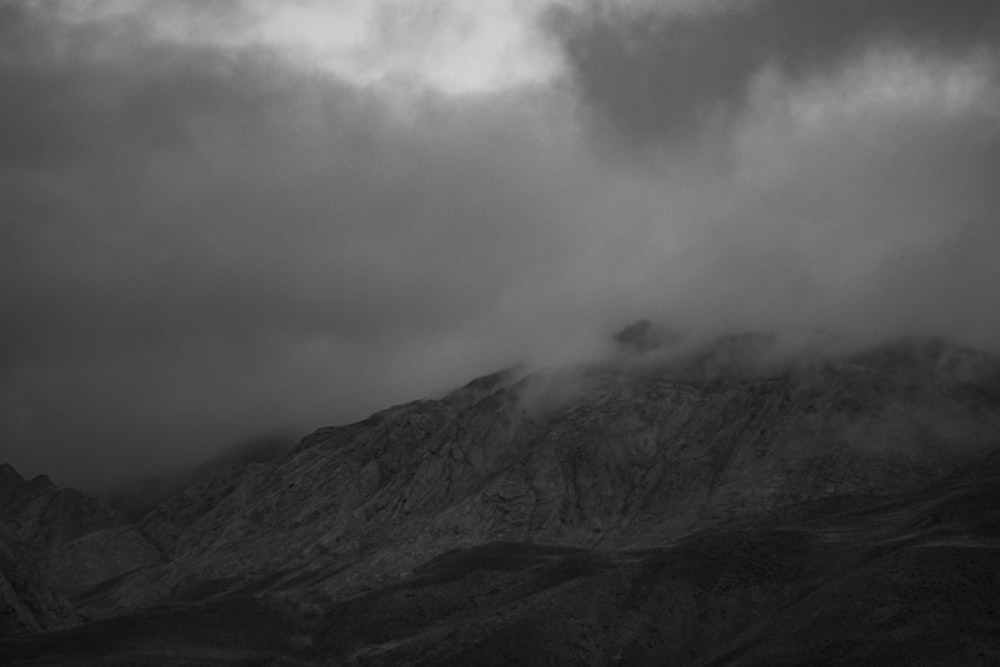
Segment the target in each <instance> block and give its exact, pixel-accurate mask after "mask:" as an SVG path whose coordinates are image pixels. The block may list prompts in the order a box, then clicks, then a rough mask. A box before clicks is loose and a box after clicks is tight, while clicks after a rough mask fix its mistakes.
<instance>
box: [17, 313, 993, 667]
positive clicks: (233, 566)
mask: <svg viewBox="0 0 1000 667" xmlns="http://www.w3.org/2000/svg"><path fill="white" fill-rule="evenodd" d="M633 333H636V335H639V337H640V338H641V341H642V344H641V345H632V344H630V345H628V346H626V348H627V349H626V350H625V351H623V352H622V353H621V354H619V355H618V356H615V357H613V358H611V359H609V360H606V361H604V362H602V363H598V364H591V365H586V366H579V367H572V368H560V369H547V370H539V371H533V372H529V371H528V370H527V369H523V368H517V369H511V370H508V371H505V372H502V373H498V374H495V375H492V376H487V377H484V378H480V379H478V380H475V381H473V382H472V383H470V384H469V385H467V386H466V387H463V388H461V389H459V390H457V391H455V392H453V393H452V394H449V395H448V396H445V397H442V398H441V399H439V400H423V401H416V402H413V403H409V404H405V405H400V406H396V407H393V408H390V409H388V410H384V411H382V412H379V413H376V414H375V415H372V416H371V417H370V418H368V419H366V420H364V421H362V422H358V423H356V424H351V425H348V426H342V427H327V428H322V429H319V430H318V431H316V432H315V433H313V434H311V435H310V436H308V437H306V438H304V439H303V440H302V442H301V443H300V444H299V446H298V447H296V448H295V449H294V450H293V451H292V452H290V453H289V454H288V455H286V456H284V457H281V458H278V459H276V460H274V461H271V462H266V463H254V464H248V465H243V466H237V467H232V468H230V469H228V470H226V471H225V472H224V473H222V474H220V475H219V476H217V477H215V478H214V479H212V480H211V481H209V482H205V483H202V484H198V485H195V486H192V487H189V488H187V489H185V490H184V491H183V492H182V493H180V494H178V495H176V496H174V497H172V498H170V499H168V500H166V501H165V502H163V503H162V504H160V505H159V506H158V507H157V508H156V509H154V510H153V511H151V512H150V513H148V514H147V515H145V516H144V517H143V518H142V519H141V520H140V521H139V522H138V523H137V524H136V525H134V526H130V525H127V524H125V525H123V524H121V523H117V524H114V525H109V526H106V527H105V526H101V527H97V528H95V530H94V531H92V532H90V533H88V534H87V535H84V536H83V537H70V536H68V534H67V535H65V536H64V535H63V533H59V531H58V530H55V529H49V528H46V529H44V530H43V528H42V526H44V525H45V523H46V522H45V521H36V522H35V523H32V522H31V520H30V517H32V516H35V515H36V514H37V512H35V514H33V513H32V512H30V511H27V510H25V509H22V510H19V512H18V516H22V517H29V518H25V519H19V521H20V523H18V524H17V525H19V526H21V528H20V529H19V530H20V534H22V535H28V536H29V539H31V538H30V536H31V535H36V534H44V535H50V534H58V535H60V536H61V538H60V539H63V541H62V542H61V543H60V547H59V549H60V550H61V551H60V553H62V552H64V551H65V548H66V547H67V546H68V545H72V544H76V543H79V544H78V548H79V550H80V551H81V552H82V551H84V550H87V549H90V547H91V545H90V541H91V540H96V539H97V538H91V540H87V537H88V536H92V535H101V534H102V533H103V532H104V531H109V530H110V531H118V532H117V533H115V534H116V535H117V534H120V535H121V536H122V539H126V536H128V537H127V539H128V540H133V541H132V542H129V544H131V546H130V547H127V548H126V547H124V546H123V547H122V549H123V551H124V552H125V553H128V554H131V555H129V556H128V557H126V558H124V559H121V561H122V562H120V563H119V564H118V569H117V571H116V574H114V575H109V576H106V577H104V578H103V579H101V578H100V577H99V576H95V577H94V578H92V579H89V580H88V581H91V582H92V585H91V586H89V587H88V588H83V587H78V588H77V589H75V592H74V596H73V599H74V601H75V603H76V604H77V607H78V608H79V609H80V610H81V611H82V612H83V613H85V614H87V615H88V616H89V617H91V618H103V619H106V620H104V621H101V622H99V623H93V624H90V625H86V626H81V627H80V628H77V629H76V630H74V631H71V632H70V633H69V634H66V635H61V637H63V639H64V640H65V641H63V643H56V644H52V643H51V642H50V643H49V644H46V645H45V646H48V647H49V648H45V647H44V646H43V644H42V643H41V642H42V640H41V639H39V640H38V642H21V643H19V644H17V645H16V646H15V645H10V644H4V643H2V642H0V658H2V657H4V656H6V657H7V658H9V659H10V660H16V659H21V658H25V657H26V656H37V655H48V656H49V658H50V659H51V660H52V661H54V662H53V664H59V660H65V661H66V662H67V664H71V659H72V658H76V659H80V656H81V655H84V654H86V655H91V653H87V651H91V649H92V647H93V646H94V645H95V642H96V643H97V644H99V645H102V646H112V647H117V648H114V651H119V652H124V653H128V652H129V651H132V653H128V654H129V655H131V656H132V658H134V659H138V658H137V656H140V657H142V659H143V660H145V661H147V662H149V661H151V662H152V663H153V664H171V663H170V662H169V661H168V660H167V658H164V657H163V656H166V655H173V656H175V657H176V656H179V655H180V654H177V653H176V650H177V649H176V642H177V641H178V640H176V637H177V636H183V637H184V642H185V644H184V645H185V646H188V647H189V650H188V653H184V654H183V655H184V656H186V657H185V658H184V659H186V660H190V661H193V662H194V664H202V663H199V662H197V660H198V659H201V658H204V659H205V660H207V659H208V658H206V657H205V656H209V655H212V656H215V658H213V660H216V659H217V660H218V662H215V663H212V664H219V662H225V661H226V660H231V661H233V662H238V661H240V660H244V661H245V660H248V659H251V658H252V659H261V660H264V659H266V657H267V656H271V657H273V656H275V655H281V656H283V657H282V659H283V660H286V661H287V662H286V663H285V664H342V663H343V664H456V665H457V664H518V663H519V664H552V663H554V664H562V663H564V662H581V661H582V663H583V664H616V663H620V664H802V662H803V661H804V662H807V663H813V664H843V663H846V662H849V661H851V660H853V661H854V662H857V661H858V660H859V659H860V657H859V656H860V655H861V653H860V651H861V648H860V647H862V645H863V644H864V642H865V641H868V640H871V641H875V639H874V638H878V641H880V642H882V644H880V646H882V648H883V649H884V651H885V652H884V653H883V654H881V655H882V658H883V659H882V660H879V661H878V662H877V663H873V664H886V663H892V662H894V661H895V662H900V663H902V662H905V661H907V660H910V658H913V657H914V656H917V657H919V658H920V659H925V658H926V659H928V660H930V659H932V658H933V659H934V660H936V662H933V664H941V660H940V658H941V657H942V655H945V653H947V654H948V655H951V656H959V657H961V659H962V660H965V661H964V662H962V661H957V662H953V664H975V662H976V661H977V660H980V661H981V662H982V664H992V663H991V662H990V661H994V662H995V659H997V658H1000V644H998V643H997V640H996V639H995V637H996V636H1000V632H997V631H998V630H1000V613H998V610H997V609H996V608H995V602H994V600H997V599H1000V597H998V596H997V593H1000V590H997V587H998V585H1000V569H998V568H997V565H1000V551H997V548H998V547H1000V541H998V539H1000V516H998V515H997V513H996V511H995V507H996V503H995V500H996V498H995V496H996V491H995V488H997V487H996V484H995V481H996V480H998V479H1000V469H998V467H997V463H996V461H997V455H996V454H995V452H997V451H998V450H1000V447H998V445H1000V363H998V362H997V360H996V359H995V358H993V357H991V356H990V355H987V354H985V353H981V352H978V351H975V350H969V349H966V348H962V347H959V346H955V345H952V344H948V343H946V342H943V341H939V340H934V339H917V340H904V341H897V342H895V343H892V344H887V345H883V346H880V347H876V348H869V349H862V350H854V351H850V350H846V351H845V350H844V349H841V348H838V350H837V352H836V354H816V353H815V350H811V349H809V350H803V349H801V348H800V347H798V346H789V345H788V344H787V342H786V341H781V340H779V339H777V338H775V337H771V336H757V335H751V336H735V337H724V338H720V339H715V340H711V341H694V342H688V343H686V342H684V341H679V340H678V339H677V337H675V336H672V335H671V336H650V335H648V327H642V328H641V329H640V330H638V331H637V332H633ZM632 337H634V336H632ZM807 347H808V346H807ZM25 484H35V482H34V481H33V482H30V483H28V482H26V483H25ZM38 485H39V486H41V484H40V483H39V484H38ZM22 495H26V494H25V493H24V492H22ZM29 505H30V506H32V507H33V505H31V503H27V504H24V503H22V504H21V505H19V506H23V507H27V506H29ZM46 506H47V505H46ZM39 516H40V515H39ZM93 520H94V521H95V522H96V523H95V524H94V525H95V526H99V525H100V521H99V520H97V518H96V515H94V517H93ZM29 525H33V526H36V528H34V529H26V528H25V527H26V526H29ZM46 539H49V538H46ZM46 539H42V540H41V543H42V544H45V543H46ZM101 539H102V540H103V539H104V538H101ZM56 541H58V540H56V539H55V538H52V543H55V542H56ZM139 545H145V546H141V547H140V546H139ZM149 545H152V546H149ZM129 549H131V551H130V550H129ZM88 553H90V551H88ZM78 560H83V559H78ZM58 571H59V570H58V568H54V569H50V572H54V573H57V572H58ZM110 571H111V569H110V568H109V570H108V572H110ZM949 591H952V592H949ZM943 619H951V620H949V621H948V623H950V624H951V625H947V627H946V625H942V623H944V620H943ZM966 621H967V622H968V623H970V624H972V625H970V626H968V627H966V626H962V627H961V631H959V629H956V628H958V625H961V624H962V623H965V622H966ZM956 624H958V625H956ZM137 628H144V630H143V632H144V633H145V634H143V635H142V637H145V639H144V640H143V641H139V639H137V637H139V635H137V634H136V633H138V632H139V630H137ZM177 628H188V629H187V630H183V629H182V630H178V629H177ZM207 628H211V629H212V631H211V632H209V631H208V630H207ZM948 628H951V629H948ZM930 630H933V632H931V631H930ZM178 633H180V634H179V635H178ZM140 634H141V633H140ZM168 636H169V637H172V638H173V639H169V640H168V639H167V637H168ZM40 637H44V635H42V636H40ZM866 638H867V639H866ZM926 641H930V642H931V644H933V646H932V647H931V648H928V646H926V645H925V643H926ZM101 642H104V643H103V644H102V643H101ZM921 642H924V643H921ZM935 642H936V643H935ZM140 644H141V645H142V647H143V648H142V649H141V652H140V653H136V652H135V651H140V649H138V648H136V646H139V645H140ZM883 644H884V646H883ZM167 646H173V647H174V648H172V649H169V650H168V649H167V648H165V647H167ZM87 647H91V648H87ZM934 647H936V648H934ZM932 649H933V650H932ZM107 650H112V649H107ZM880 650H881V649H880ZM4 651H7V653H4ZM81 651H83V653H81ZM170 651H174V652H173V653H171V652H170ZM908 651H910V652H909V653H908ZM914 651H916V653H913V652H914ZM935 651H937V652H935ZM977 651H978V653H977ZM182 653H183V652H182ZM94 655H97V654H96V653H95V654H94ZM101 655H105V654H101ZM157 656H158V657H157ZM199 656H200V658H199ZM262 656H263V657H262ZM928 656H931V657H928ZM161 659H162V662H156V660H161ZM955 660H958V658H955ZM490 661H492V662H490ZM918 662H919V661H918ZM206 664H207V663H206ZM928 664H931V663H928Z"/></svg>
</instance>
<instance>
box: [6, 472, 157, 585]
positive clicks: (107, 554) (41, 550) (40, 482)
mask: <svg viewBox="0 0 1000 667" xmlns="http://www.w3.org/2000/svg"><path fill="white" fill-rule="evenodd" d="M0 525H3V526H5V527H6V530H7V531H8V532H9V534H10V535H11V536H13V538H14V539H16V540H17V541H18V542H19V543H20V544H22V545H23V547H24V549H26V550H27V551H28V553H30V554H31V555H32V558H33V559H35V561H36V562H37V564H38V567H39V568H40V570H41V572H42V574H43V576H44V579H45V581H46V582H47V583H48V585H50V586H52V587H53V588H55V589H57V590H59V591H61V592H62V593H64V594H66V595H67V596H72V595H75V594H76V593H78V592H80V591H82V590H86V589H89V588H91V587H92V586H94V585H95V584H97V583H100V582H102V581H106V580H107V579H109V578H111V577H115V576H118V575H120V574H122V573H124V572H128V571H130V570H134V569H136V568H140V567H144V566H149V565H152V564H153V563H158V562H160V553H159V551H158V550H157V549H156V547H155V545H153V544H152V543H151V542H150V541H149V540H147V539H145V538H144V537H143V536H142V535H141V534H140V533H139V531H138V530H137V529H136V527H135V526H133V525H131V524H130V523H129V522H128V521H126V520H125V519H124V518H123V517H121V516H120V515H118V514H117V513H115V512H114V511H112V510H111V509H110V508H108V507H107V505H105V504H104V503H103V502H101V501H99V500H97V499H96V498H92V497H90V496H88V495H86V494H83V493H81V492H79V491H76V490H74V489H61V488H59V487H57V486H56V485H55V484H53V483H52V481H51V480H50V479H49V478H48V477H46V476H44V475H39V476H37V477H35V478H34V479H31V480H26V479H24V478H23V477H21V475H19V474H18V473H17V471H16V470H14V468H13V467H12V466H10V465H9V464H3V465H0Z"/></svg>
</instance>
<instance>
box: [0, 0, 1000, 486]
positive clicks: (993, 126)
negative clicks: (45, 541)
mask: <svg viewBox="0 0 1000 667" xmlns="http://www.w3.org/2000/svg"><path fill="white" fill-rule="evenodd" d="M997 25H998V19H997V7H996V5H995V3H993V2H989V1H983V0H962V1H961V2H958V3H955V2H952V3H948V5H947V7H945V6H944V5H940V4H938V3H929V2H918V1H914V2H904V3H898V2H887V1H886V2H861V1H860V0H857V1H855V0H850V1H849V2H837V3H834V4H831V3H829V2H821V1H820V0H803V1H802V2H798V3H791V2H785V1H782V0H758V1H756V2H749V3H743V2H714V1H713V2H703V1H700V0H699V1H698V2H693V1H688V0H671V1H670V2H655V3H653V2H643V1H634V0H627V1H622V2H580V3H576V2H573V3H569V2H557V1H552V2H549V1H547V0H532V1H528V2H509V1H508V0H484V1H483V2H477V3H461V2H453V1H451V0H433V1H430V2H428V1H425V0H417V1H415V2H407V3H400V2H389V1H385V0H374V1H365V2H361V1H360V0H347V1H344V2H338V3H332V4H331V3H325V2H318V1H313V0H308V1H304V2H269V3H264V2H262V1H260V0H245V1H243V2H236V3H223V4H222V5H217V4H216V3H209V4H205V3H194V2H172V3H158V2H149V1H146V0H139V1H137V2H133V3H124V2H92V3H83V4H81V3H78V2H73V1H72V0H53V1H52V2H45V3H38V2H28V1H22V0H7V1H6V2H3V3H2V6H0V86H2V88H3V90H5V91H8V94H7V95H5V108H6V109H7V111H6V113H5V114H4V116H3V119H0V207H2V216H0V239H2V242H0V303H2V304H3V306H4V313H5V317H4V325H3V327H0V443H2V444H0V447H3V450H2V455H3V457H4V458H5V459H10V460H11V461H12V463H14V464H15V465H16V466H17V467H18V469H19V470H21V471H22V473H23V474H26V475H32V476H33V475H37V474H47V475H49V476H50V477H52V479H54V480H56V481H58V482H59V483H61V484H68V485H71V486H79V487H82V488H84V489H86V490H88V491H90V492H99V491H101V490H103V489H106V488H108V487H109V486H113V485H115V484H121V483H125V482H128V481H131V480H135V479H143V478H146V477H150V476H156V475H159V474H162V473H163V472H164V471H168V470H177V469H184V468H188V467H192V466H196V465H198V464H200V463H201V462H203V461H205V460H207V459H210V458H212V456H214V455H215V454H216V453H218V451H219V450H220V449H222V448H224V447H225V446H226V445H227V443H231V442H236V441H239V440H242V439H244V438H247V437H253V436H255V435H256V434H259V433H264V432H268V431H270V430H279V431H283V432H284V431H287V432H293V433H303V432H306V431H308V430H309V429H311V428H312V427H313V426H314V425H315V424H318V423H329V422H333V423H338V422H347V421H352V420H357V419H361V418H363V417H364V416H365V415H367V414H369V413H371V412H372V411H374V410H377V409H380V408H381V407H382V406H384V405H387V404H392V403H399V402H402V401H406V400H411V399H412V398H413V397H415V396H435V395H437V394H438V393H439V392H442V391H445V390H446V389H447V388H448V387H451V386H454V385H456V384H459V383H461V382H463V381H465V379H467V378H469V377H474V376H477V375H482V374H484V373H489V372H491V371H492V370H494V369H496V368H504V367H508V366H511V365H514V364H518V363H529V364H531V363H537V364H554V363H559V362H560V359H561V358H563V357H565V356H572V355H573V354H577V355H580V354H583V353H584V352H586V351H588V350H590V349H591V348H593V347H595V346H600V345H603V344H604V341H605V340H606V337H607V336H608V335H610V334H612V333H613V332H615V331H617V330H618V329H620V328H621V326H622V325H623V323H626V322H629V321H633V320H635V319H637V318H639V317H643V316H645V317H652V318H655V319H660V320H662V321H663V322H666V323H669V324H670V325H671V326H674V327H676V328H678V329H679V330H685V331H702V332H705V335H712V334H716V333H725V332H740V331H774V332H795V331H812V330H815V329H828V330H832V331H843V332H846V333H849V334H852V335H856V336H861V337H867V338H873V339H880V340H889V339H892V338H894V337H897V336H900V335H906V334H914V333H917V334H927V335H944V336H947V337H949V338H951V339H954V340H959V341H961V342H964V343H967V344H971V345H975V346H977V347H982V348H986V349H993V350H996V341H997V340H1000V320H998V317H997V313H1000V304H998V302H997V292H996V290H995V289H994V287H993V286H994V285H996V284H997V283H998V282H1000V275H998V271H1000V269H998V265H997V262H995V261H994V258H995V255H996V250H997V248H998V247H1000V228H998V226H997V224H996V210H997V204H998V201H997V196H998V195H997V193H998V192H1000V188H998V187H997V179H996V174H997V173H1000V169H998V164H1000V163H998V161H1000V151H998V147H1000V140H998V137H1000V133H998V127H1000V118H998V115H997V112H996V110H997V108H1000V105H998V104H997V99H998V97H997V96H998V90H1000V88H998V85H997V74H996V73H997V71H998V68H997V62H998V60H997V49H996V44H997V43H998V41H997V38H996V36H997ZM334 27H336V28H334Z"/></svg>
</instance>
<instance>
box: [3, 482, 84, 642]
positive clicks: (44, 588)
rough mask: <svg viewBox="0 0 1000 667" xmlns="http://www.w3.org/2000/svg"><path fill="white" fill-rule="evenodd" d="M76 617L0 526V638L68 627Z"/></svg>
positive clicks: (26, 554) (24, 549) (27, 553)
mask: <svg viewBox="0 0 1000 667" xmlns="http://www.w3.org/2000/svg"><path fill="white" fill-rule="evenodd" d="M0 474H2V473H0ZM79 620H80V619H79V618H77V616H76V614H75V613H74V611H73V608H72V606H71V605H70V604H69V603H68V602H67V601H66V599H65V598H64V597H63V596H62V595H60V594H59V593H57V592H54V591H52V590H51V588H49V586H48V584H47V583H46V582H45V580H44V578H43V577H42V573H41V572H40V571H39V569H38V567H37V566H36V565H35V561H34V558H33V557H32V554H31V553H30V551H29V550H28V549H26V548H25V547H24V545H22V544H21V543H20V542H19V541H18V540H17V538H15V537H14V535H12V534H11V533H10V531H9V530H7V528H6V527H4V526H3V525H0V637H10V636H14V635H23V634H29V633H33V632H39V631H42V630H53V629H56V628H62V627H68V626H70V625H73V624H75V623H77V622H79Z"/></svg>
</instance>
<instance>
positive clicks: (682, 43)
mask: <svg viewBox="0 0 1000 667" xmlns="http://www.w3.org/2000/svg"><path fill="white" fill-rule="evenodd" d="M610 4H611V6H612V7H614V6H615V5H614V3H610ZM627 7H628V9H619V10H618V11H609V10H608V4H607V3H605V4H601V3H590V4H582V5H578V6H574V5H567V6H557V8H556V9H555V10H554V11H553V12H551V13H550V17H549V18H550V25H551V27H552V29H553V32H554V33H555V34H557V35H559V36H560V39H561V40H562V43H563V44H564V48H565V52H566V54H567V57H568V60H569V64H570V68H571V72H572V75H573V78H574V80H575V81H576V83H577V84H578V85H579V87H580V89H581V91H582V95H583V98H584V100H585V101H586V102H587V103H588V104H589V105H590V106H591V107H592V108H593V109H594V110H595V111H596V113H597V115H598V117H599V118H601V119H603V120H605V121H608V122H610V123H611V124H612V126H613V127H614V128H615V129H616V130H617V131H618V132H619V133H620V134H621V135H623V136H625V137H628V138H631V139H633V140H635V141H639V142H641V141H642V140H644V139H648V138H670V139H681V138H684V137H687V138H689V139H690V138H691V135H692V134H697V132H698V131H699V130H703V129H705V126H706V125H710V124H711V122H712V121H713V120H714V121H718V120H719V119H720V117H721V118H722V119H723V120H724V119H726V118H730V117H731V116H733V115H736V114H738V113H740V112H741V111H742V105H743V103H744V101H745V99H746V96H747V93H748V87H749V85H750V82H751V80H752V78H753V75H754V74H755V73H756V72H757V71H759V70H760V69H761V68H762V67H764V66H772V67H778V68H780V69H782V70H783V71H784V72H786V73H787V74H788V75H789V76H792V77H793V78H806V77H809V76H812V75H815V74H817V73H824V72H828V71H830V70H832V69H835V68H836V67H837V66H839V65H840V64H841V63H842V62H843V61H844V60H845V59H846V58H848V57H849V56H853V55H855V54H856V53H857V52H858V51H862V50H864V49H866V48H869V47H872V46H875V45H878V44H880V43H892V44H895V45H897V46H898V45H907V46H911V47H914V48H916V49H918V50H920V51H927V50H930V51H933V52H939V53H944V54H948V55H957V54H964V53H968V52H970V51H974V50H976V49H979V48H983V47H989V48H996V47H997V46H998V45H1000V5H998V4H997V3H996V2H994V1H993V0H959V1H958V2H947V3H945V2H937V1H935V0H903V1H902V2H900V1H899V0H843V1H838V2H829V1H828V0H757V1H754V2H743V3H740V2H738V1H734V2H729V3H715V4H711V5H708V8H706V9H702V10H700V11H693V10H689V11H686V12H677V11H676V10H675V11H667V9H668V8H670V7H671V5H670V4H669V3H665V4H662V5H661V4H659V3H634V4H632V5H628V6H627Z"/></svg>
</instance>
